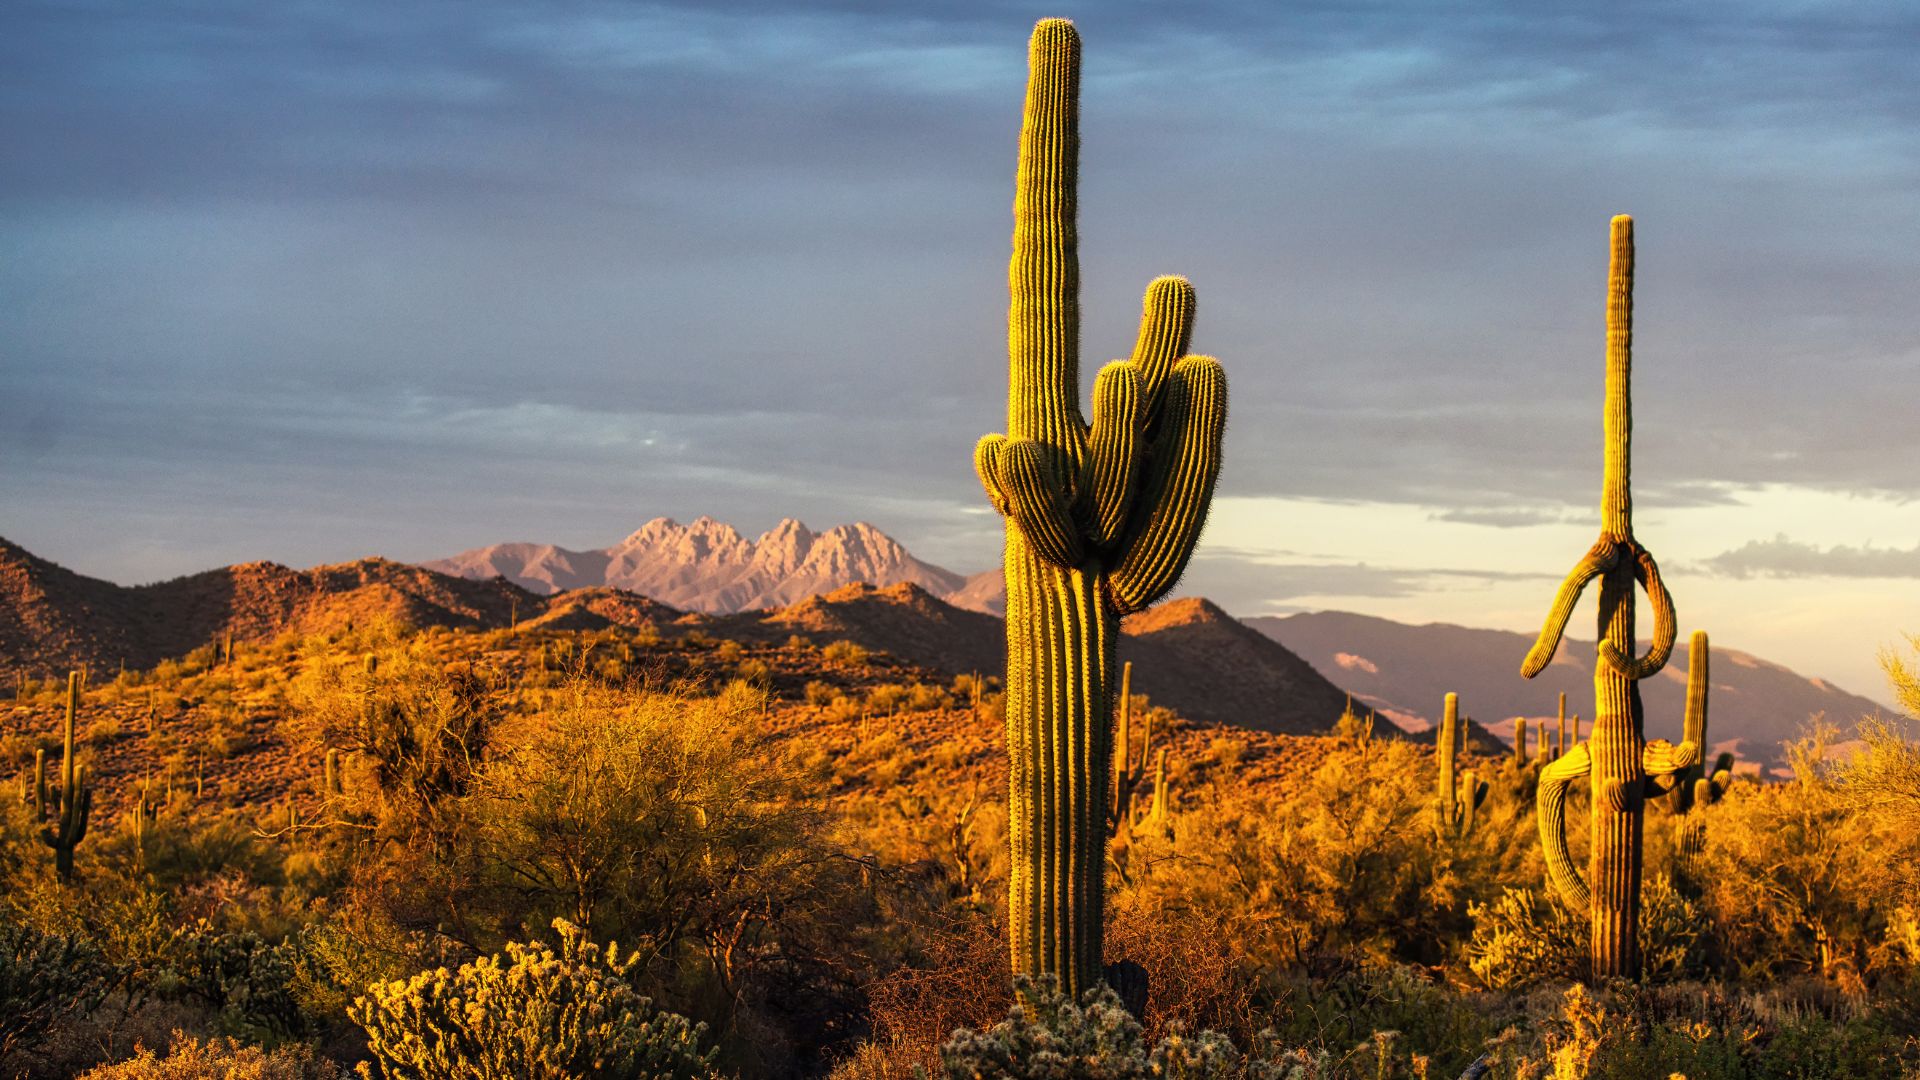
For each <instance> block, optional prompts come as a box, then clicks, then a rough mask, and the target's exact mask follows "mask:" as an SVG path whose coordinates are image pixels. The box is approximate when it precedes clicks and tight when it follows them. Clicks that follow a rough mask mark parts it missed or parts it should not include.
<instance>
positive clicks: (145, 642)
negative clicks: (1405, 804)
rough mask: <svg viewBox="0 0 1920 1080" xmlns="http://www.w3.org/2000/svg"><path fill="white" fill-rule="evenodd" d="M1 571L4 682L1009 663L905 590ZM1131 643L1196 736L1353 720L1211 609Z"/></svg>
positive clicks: (1274, 647) (370, 570) (975, 615)
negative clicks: (431, 645)
mask: <svg viewBox="0 0 1920 1080" xmlns="http://www.w3.org/2000/svg"><path fill="white" fill-rule="evenodd" d="M0 556H4V560H3V561H0V585H4V586H5V588H4V591H3V592H0V678H6V679H13V678H16V677H17V676H19V675H22V674H25V675H29V676H33V677H45V676H48V675H52V674H54V673H56V672H59V671H62V670H65V669H68V668H77V667H81V666H87V667H90V668H91V669H92V670H93V671H95V672H105V671H111V670H115V669H117V668H118V667H119V666H120V665H122V664H123V663H124V665H125V666H127V667H128V668H132V669H146V668H151V667H152V666H154V665H155V664H157V663H159V662H161V661H162V660H167V659H177V658H180V657H182V656H185V655H186V654H187V653H188V652H190V651H192V650H193V649H195V648H198V647H201V646H203V645H207V644H209V643H213V642H219V641H222V640H224V638H225V636H226V634H227V633H228V632H229V631H231V632H232V633H233V635H234V637H235V638H236V639H237V640H239V641H243V642H264V641H267V640H270V639H272V638H274V637H277V636H279V635H282V634H294V635H307V634H315V633H324V632H330V631H339V630H344V629H349V628H351V627H353V626H355V625H359V626H366V625H370V624H371V623H373V622H375V621H378V620H382V619H390V620H394V621H398V622H400V623H402V624H404V625H407V626H411V627H416V628H425V627H436V626H437V627H446V628H449V629H454V630H475V629H506V628H509V627H512V626H516V625H517V626H519V627H521V628H523V629H541V630H556V631H563V630H564V631H597V630H605V629H609V628H625V629H629V630H632V629H639V628H641V627H646V626H652V627H654V628H655V629H656V630H658V629H665V630H667V631H669V632H672V633H685V632H688V631H699V632H702V633H706V634H708V635H710V636H714V637H721V638H733V639H736V640H739V641H742V642H752V643H758V644H772V643H778V642H784V641H786V640H787V639H789V638H790V637H793V636H794V635H799V636H801V637H803V638H805V639H807V640H809V641H811V642H813V643H814V644H816V645H822V644H826V643H829V642H832V641H837V640H848V641H852V642H855V643H857V644H859V645H861V646H863V647H865V648H867V649H869V650H871V651H873V652H875V653H883V654H887V655H890V656H893V657H896V658H898V659H899V660H900V661H902V662H904V663H907V664H911V665H915V666H917V667H920V668H925V669H927V670H929V671H935V672H940V673H943V674H944V675H945V676H948V677H951V676H954V675H960V674H969V673H974V672H978V673H980V674H982V675H989V676H995V677H997V676H998V675H1000V673H1001V669H1002V667H1003V664H1004V656H1005V630H1004V629H1003V624H1002V623H1001V620H1000V619H999V618H997V617H995V616H992V615H987V614H982V613H980V612H975V611H965V610H962V609H960V608H957V607H954V606H953V605H951V604H948V603H946V602H945V601H943V600H941V599H939V598H938V597H936V596H934V595H932V594H930V593H929V592H928V591H927V590H926V589H924V588H922V587H920V586H918V585H916V584H912V583H899V584H895V585H891V586H888V587H884V588H882V587H876V586H873V585H869V584H864V583H855V584H851V585H846V586H842V587H839V588H836V589H834V590H833V591H831V592H827V593H825V594H823V595H819V596H809V597H806V598H804V599H802V600H800V601H799V602H797V603H793V604H789V605H784V606H779V607H774V608H769V609H764V610H755V611H746V612H739V613H734V614H726V615H708V614H702V613H699V612H686V611H682V610H680V609H679V608H677V607H675V606H671V605H668V604H666V603H662V602H660V601H658V600H656V599H653V598H650V597H647V596H642V595H640V594H637V593H634V592H631V591H628V590H624V589H617V588H611V587H607V586H593V587H587V588H577V589H569V590H566V591H562V592H557V593H552V594H549V595H538V594H535V593H533V592H530V591H528V590H525V589H522V588H520V587H519V586H517V585H514V584H512V583H510V582H507V581H504V580H501V579H499V578H493V579H490V580H487V581H473V580H470V579H467V578H461V577H455V576H451V575H447V574H442V573H438V572H435V571H432V570H428V569H425V568H422V567H417V566H407V565H404V564H400V563H394V562H389V561H386V560H383V559H363V560H361V561H359V562H355V563H346V564H341V565H338V566H321V567H315V568H313V569H311V570H298V571H296V570H290V569H288V568H286V567H284V566H278V565H275V564H273V563H248V564H245V565H241V566H232V567H225V568H223V569H219V570H210V571H206V572H204V573H200V574H193V575H190V576H188V577H183V578H177V579H175V580H173V581H167V582H162V583H159V584H157V585H145V586H135V587H124V586H119V585H115V584H113V583H111V582H106V581H100V580H97V579H94V578H87V577H83V576H81V575H78V574H74V573H72V572H70V571H68V570H65V569H62V568H61V567H59V566H56V565H54V564H53V563H50V562H47V561H46V560H44V559H40V558H38V557H36V556H33V555H31V554H30V553H28V552H25V551H23V550H21V549H19V548H17V547H12V546H8V547H6V548H4V549H0ZM1123 632H1124V636H1123V638H1122V640H1121V643H1120V649H1119V651H1120V658H1121V659H1122V660H1131V661H1134V663H1135V667H1136V671H1135V676H1134V689H1135V692H1136V693H1144V694H1147V695H1148V696H1150V697H1151V698H1152V699H1153V700H1154V702H1155V703H1157V704H1161V705H1165V706H1167V707H1169V708H1171V709H1173V710H1174V711H1176V712H1178V713H1179V714H1181V715H1182V716H1185V717H1187V718H1188V719H1190V720H1194V721H1199V722H1203V723H1218V724H1234V725H1238V726H1241V727H1246V728H1249V729H1253V730H1259V731H1269V732H1281V733H1292V734H1311V733H1316V732H1322V731H1325V730H1327V729H1328V728H1329V727H1330V726H1331V725H1332V723H1333V721H1334V720H1335V719H1336V718H1337V717H1338V716H1339V715H1340V711H1341V709H1342V708H1343V707H1344V705H1345V701H1346V694H1345V691H1343V690H1341V689H1340V688H1338V687H1336V686H1334V685H1333V684H1332V683H1331V682H1329V681H1327V680H1326V679H1325V678H1322V677H1321V676H1320V675H1319V674H1318V673H1317V672H1316V671H1314V669H1313V668H1312V666H1311V665H1309V664H1308V663H1306V662H1305V661H1303V660H1301V659H1300V658H1299V657H1297V656H1294V655H1293V654H1292V653H1290V652H1288V651H1287V649H1286V648H1284V647H1283V646H1281V645H1279V644H1277V643H1275V642H1274V641H1272V640H1270V639H1268V638H1266V637H1263V636H1262V635H1260V634H1258V633H1255V632H1253V631H1252V630H1250V629H1248V628H1247V627H1246V626H1244V625H1243V624H1241V623H1239V622H1238V621H1236V620H1234V619H1233V618H1232V617H1231V616H1229V615H1227V614H1226V613H1225V612H1223V611H1221V610H1220V609H1219V608H1218V607H1217V606H1215V605H1213V604H1212V603H1210V602H1208V601H1206V600H1198V599H1186V600H1179V601H1175V602H1173V603H1170V604H1166V605H1163V606H1162V607H1160V608H1156V609H1154V610H1152V611H1149V612H1146V613H1143V614H1141V615H1138V616H1135V617H1134V618H1132V619H1130V620H1128V621H1127V623H1126V624H1125V625H1124V627H1123ZM1382 734H1391V732H1388V731H1386V730H1385V729H1384V728H1383V731H1382Z"/></svg>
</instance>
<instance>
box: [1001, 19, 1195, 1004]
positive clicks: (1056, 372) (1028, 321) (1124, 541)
mask: <svg viewBox="0 0 1920 1080" xmlns="http://www.w3.org/2000/svg"><path fill="white" fill-rule="evenodd" d="M1028 64H1029V68H1028V80H1027V96H1026V106H1025V110H1026V111H1025V114H1024V117H1023V120H1022V123H1021V132H1020V161H1019V167H1018V171H1017V174H1016V179H1015V191H1014V203H1013V217H1014V229H1013V258H1012V260H1011V262H1010V264H1009V267H1008V275H1007V276H1008V282H1009V285H1010V295H1011V303H1010V305H1009V309H1008V315H1007V345H1008V349H1007V351H1008V357H1009V361H1010V379H1009V383H1008V393H1007V430H1006V434H1004V435H1000V434H994V435H988V436H986V437H985V438H983V439H981V440H980V442H979V444H978V446H977V447H976V448H975V451H974V467H975V470H976V472H977V473H978V474H979V477H980V481H981V484H982V486H983V487H985V488H986V492H987V497H988V499H989V500H990V501H991V502H992V504H993V506H994V508H995V509H996V510H998V511H999V512H1000V513H1001V514H1002V515H1003V516H1004V517H1005V518H1006V550H1005V570H1006V582H1007V619H1006V628H1007V678H1006V698H1005V703H1006V732H1007V751H1008V758H1009V761H1010V768H1009V770H1008V772H1009V776H1008V793H1009V797H1008V808H1007V819H1008V820H1007V831H1008V840H1009V846H1010V847H1011V849H1012V860H1011V868H1010V873H1009V881H1008V893H1009V897H1008V905H1007V908H1008V921H1009V923H1010V933H1009V938H1010V947H1011V953H1012V966H1013V971H1014V973H1015V974H1020V975H1053V976H1056V977H1057V978H1058V979H1059V986H1060V989H1061V990H1062V991H1064V992H1065V993H1066V994H1067V995H1068V996H1069V997H1072V998H1075V999H1078V998H1079V996H1080V995H1081V994H1082V993H1083V992H1085V991H1086V990H1088V989H1090V988H1092V987H1093V986H1095V985H1097V984H1098V983H1099V982H1100V981H1101V980H1102V979H1103V977H1105V978H1106V979H1107V981H1108V982H1109V983H1111V982H1113V981H1114V979H1113V977H1112V976H1113V975H1114V974H1115V973H1114V972H1113V971H1108V970H1103V968H1102V966H1101V965H1102V959H1103V956H1102V953H1103V950H1104V930H1105V928H1104V921H1103V920H1104V914H1105V908H1106V864H1107V860H1106V858H1105V857H1104V855H1105V851H1104V845H1105V844H1106V842H1107V837H1106V828H1105V825H1106V819H1107V814H1108V803H1109V800H1110V799H1111V794H1110V792H1111V773H1110V770H1111V769H1112V768H1113V764H1114V763H1113V745H1112V742H1113V722H1112V717H1113V689H1114V688H1113V676H1114V674H1115V672H1116V668H1117V666H1118V665H1117V664H1116V663H1115V659H1116V657H1115V655H1114V644H1115V641H1116V640H1117V638H1118V636H1119V629H1120V619H1121V617H1122V616H1124V615H1127V614H1130V613H1132V612H1136V611H1140V610H1142V609H1144V608H1146V607H1147V606H1149V605H1151V604H1152V603H1154V602H1155V601H1156V600H1158V599H1160V598H1161V597H1162V596H1164V595H1165V594H1166V593H1167V591H1168V590H1170V589H1171V588H1173V585H1174V583H1175V582H1176V581H1177V580H1178V579H1179V577H1180V574H1181V572H1182V571H1183V570H1184V569H1185V568H1186V564H1187V560H1188V558H1189V557H1190V556H1191V555H1192V553H1193V548H1194V545H1195V544H1196V543H1197V542H1198V540H1199V537H1200V529H1201V525H1202V523H1203V522H1204V521H1205V519H1206V513H1207V507H1208V505H1209V503H1210V502H1211V500H1212V496H1213V487H1214V481H1215V479H1216V478H1217V477H1218V476H1219V472H1220V442H1221V438H1222V435H1223V433H1224V430H1225V427H1226V413H1227V384H1226V376H1225V373H1224V372H1223V371H1222V369H1221V367H1220V364H1219V363H1218V362H1217V361H1215V360H1214V359H1213V358H1211V357H1206V356H1192V355H1188V354H1187V343H1188V340H1189V338H1190V336H1191V333H1192V328H1193V314H1194V291H1193V287H1192V286H1191V285H1189V284H1188V283H1187V282H1186V281H1185V280H1184V279H1182V278H1178V277H1163V278H1159V279H1157V280H1155V281H1154V282H1153V283H1152V284H1151V285H1149V286H1148V288H1147V292H1146V298H1145V301H1144V304H1143V308H1144V310H1143V313H1142V316H1141V323H1140V333H1139V338H1138V342H1137V343H1136V345H1135V346H1134V351H1133V357H1132V359H1130V360H1121V361H1115V362H1114V363H1111V364H1108V365H1107V366H1106V367H1104V368H1102V369H1101V370H1100V374H1099V376H1098V377H1097V378H1096V379H1095V380H1094V387H1093V414H1092V423H1090V424H1089V423H1088V422H1087V420H1086V419H1084V418H1083V417H1082V415H1081V411H1080V374H1079V368H1080V355H1079V354H1080V310H1079V292H1080V273H1079V254H1078V242H1077V238H1076V222H1075V216H1076V204H1075V197H1076V187H1077V180H1076V174H1077V171H1078V161H1079V138H1080V137H1079V85H1080V36H1079V34H1078V32H1076V31H1075V30H1074V27H1073V24H1072V23H1070V22H1067V21H1066V20H1064V19H1047V20H1043V21H1042V22H1040V23H1039V25H1037V26H1035V27H1034V31H1033V38H1032V40H1031V42H1030V44H1029V49H1028Z"/></svg>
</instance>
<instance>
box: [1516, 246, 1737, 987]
mask: <svg viewBox="0 0 1920 1080" xmlns="http://www.w3.org/2000/svg"><path fill="white" fill-rule="evenodd" d="M1612 233H1613V235H1612V253H1611V255H1612V257H1611V261H1610V265H1609V267H1608V274H1607V365H1606V367H1607V382H1606V387H1607V389H1606V412H1605V421H1604V425H1603V429H1604V433H1605V450H1606V460H1605V469H1604V473H1603V480H1602V483H1601V492H1600V539H1599V540H1597V541H1595V543H1594V545H1593V547H1592V548H1590V549H1589V550H1588V551H1587V554H1586V555H1585V556H1584V557H1583V558H1582V559H1581V560H1580V562H1579V564H1578V565H1576V566H1575V567H1574V568H1573V572H1572V573H1570V574H1568V575H1567V579H1566V581H1564V582H1563V583H1561V585H1560V591H1559V594H1558V595H1557V596H1555V598H1554V602H1553V608H1552V610H1550V611H1549V612H1548V614H1547V621H1546V625H1545V626H1544V627H1542V628H1541V631H1540V637H1539V639H1538V640H1537V641H1535V642H1534V645H1533V649H1532V651H1531V652H1529V653H1528V654H1527V658H1526V661H1525V662H1524V663H1523V664H1521V667H1520V674H1522V675H1524V676H1526V677H1527V678H1529V679H1531V678H1533V677H1534V676H1535V675H1538V674H1540V672H1541V671H1543V670H1544V669H1545V668H1546V666H1547V664H1548V663H1550V662H1551V661H1552V660H1553V654H1554V652H1555V650H1557V649H1558V648H1559V647H1560V638H1561V635H1562V634H1563V633H1564V632H1565V630H1566V626H1567V619H1568V618H1569V617H1570V616H1571V615H1572V614H1573V608H1574V605H1575V604H1576V603H1577V602H1578V601H1579V599H1580V594H1581V592H1582V591H1584V590H1585V589H1586V587H1587V583H1588V582H1590V581H1592V580H1593V579H1594V578H1596V577H1597V578H1599V579H1600V644H1599V659H1598V660H1597V661H1596V662H1595V664H1594V669H1593V693H1594V722H1593V735H1592V737H1591V738H1590V739H1588V741H1587V743H1586V745H1584V746H1580V747H1577V748H1574V749H1573V750H1571V751H1569V752H1568V753H1567V754H1566V756H1564V757H1562V758H1561V759H1560V760H1559V761H1556V762H1554V763H1553V764H1552V765H1551V766H1548V767H1547V769H1546V770H1544V771H1543V772H1542V774H1541V780H1540V789H1539V794H1538V796H1537V798H1536V801H1535V812H1536V816H1537V819H1538V823H1539V827H1540V845H1541V848H1542V850H1543V852H1544V854H1545V857H1546V864H1547V881H1548V882H1549V883H1550V884H1551V885H1552V887H1553V889H1554V891H1555V892H1556V893H1557V894H1558V895H1559V896H1560V898H1561V900H1562V902H1564V903H1566V904H1568V905H1570V906H1573V907H1576V908H1581V907H1584V908H1588V909H1590V911H1591V912H1592V937H1591V940H1590V956H1589V958H1590V960H1591V970H1592V975H1593V978H1594V979H1595V980H1601V979H1607V978H1629V979H1631V978H1637V977H1638V976H1639V974H1640V948H1639V942H1638V928H1639V923H1640V843H1641V835H1642V827H1643V820H1642V819H1643V812H1644V806H1645V800H1646V795H1647V786H1648V785H1647V778H1648V777H1649V776H1670V775H1671V774H1673V773H1675V772H1677V771H1679V770H1681V769H1683V768H1685V767H1686V766H1688V765H1691V764H1692V763H1693V762H1694V761H1696V760H1698V759H1699V756H1700V747H1699V745H1698V744H1695V743H1687V742H1682V743H1681V744H1680V745H1679V746H1673V745H1672V744H1670V743H1668V742H1666V741H1665V740H1660V741H1657V742H1652V743H1649V742H1647V741H1646V734H1645V712H1644V710H1643V709H1642V707H1641V704H1640V688H1639V686H1638V681H1639V680H1641V679H1645V678H1648V677H1650V676H1652V675H1654V674H1655V673H1657V672H1658V671H1659V670H1660V669H1661V668H1662V667H1664V666H1665V665H1666V662H1667V657H1668V655H1669V654H1670V653H1671V652H1672V651H1673V640H1674V613H1673V598H1672V597H1671V596H1669V595H1668V593H1667V588H1666V586H1665V585H1664V584H1662V583H1661V580H1660V570H1659V567H1658V566H1657V565H1656V564H1655V563H1654V560H1653V554H1652V553H1651V552H1649V551H1648V550H1647V549H1646V548H1645V547H1644V546H1642V545H1641V544H1640V542H1639V541H1638V540H1636V539H1634V535H1633V495H1632V488H1631V485H1630V482H1629V462H1630V450H1631V445H1632V438H1633V414H1632V399H1631V394H1630V385H1631V377H1632V358H1633V219H1632V218H1630V217H1627V216H1625V215H1621V216H1619V217H1616V218H1614V219H1613V225H1612ZM1636 581H1637V582H1639V583H1640V585H1642V586H1644V587H1645V588H1646V590H1647V598H1648V600H1649V601H1650V602H1651V604H1652V607H1653V620H1654V629H1653V643H1652V645H1651V647H1650V648H1649V649H1648V651H1647V654H1646V655H1645V656H1643V657H1638V658H1636V657H1635V656H1634V655H1633V652H1634V649H1635V641H1634V627H1633V614H1634V612H1633V604H1634V595H1633V590H1634V583H1635V582H1636ZM1583 776H1590V777H1591V784H1592V791H1593V806H1592V814H1591V830H1592V846H1591V848H1590V855H1589V857H1588V873H1587V876H1586V877H1585V878H1582V876H1581V874H1580V872H1579V870H1578V869H1577V868H1576V867H1575V866H1574V865H1573V860H1572V858H1571V857H1570V856H1569V855H1568V852H1567V836H1566V788H1567V785H1569V784H1571V783H1572V782H1573V781H1574V780H1576V779H1579V778H1580V777H1583ZM1589 881H1591V883H1592V885H1591V888H1589V884H1588V883H1589Z"/></svg>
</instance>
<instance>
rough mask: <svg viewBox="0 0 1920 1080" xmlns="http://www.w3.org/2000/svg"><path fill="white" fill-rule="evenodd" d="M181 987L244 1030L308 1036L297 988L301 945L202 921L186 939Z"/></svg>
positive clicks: (226, 1020) (181, 969)
mask: <svg viewBox="0 0 1920 1080" xmlns="http://www.w3.org/2000/svg"><path fill="white" fill-rule="evenodd" d="M183 944H184V948H183V950H182V954H183V955H182V957H181V962H180V981H181V988H182V989H184V990H185V991H187V992H188V993H190V994H193V995H194V996H195V997H197V998H199V999H200V1000H201V1001H203V1002H205V1003H206V1005H207V1006H208V1008H210V1009H212V1010H213V1011H214V1012H215V1013H217V1014H218V1015H219V1016H220V1018H221V1019H222V1021H223V1022H225V1023H226V1024H228V1025H230V1026H232V1027H234V1028H236V1029H239V1030H249V1029H260V1030H264V1031H266V1032H270V1033H272V1034H274V1035H278V1036H282V1037H293V1036H299V1035H302V1034H305V1033H306V1032H307V1029H308V1026H309V1025H308V1022H307V1017H306V1014H305V1013H304V1012H303V1011H302V1010H301V1008H300V1003H299V1000H298V999H297V998H296V997H295V995H294V992H293V983H294V980H295V977H296V967H295V954H296V952H297V949H296V946H295V945H294V943H292V942H279V943H273V942H268V941H267V940H266V939H264V938H262V937H261V936H260V935H259V934H256V933H253V932H252V931H239V932H234V933H219V932H217V931H215V930H214V928H213V927H212V926H211V925H209V924H207V923H206V922H204V921H203V922H202V923H201V924H200V925H199V926H197V927H196V928H195V932H194V933H192V934H190V935H188V936H187V937H186V939H185V941H184V943H183Z"/></svg>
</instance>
